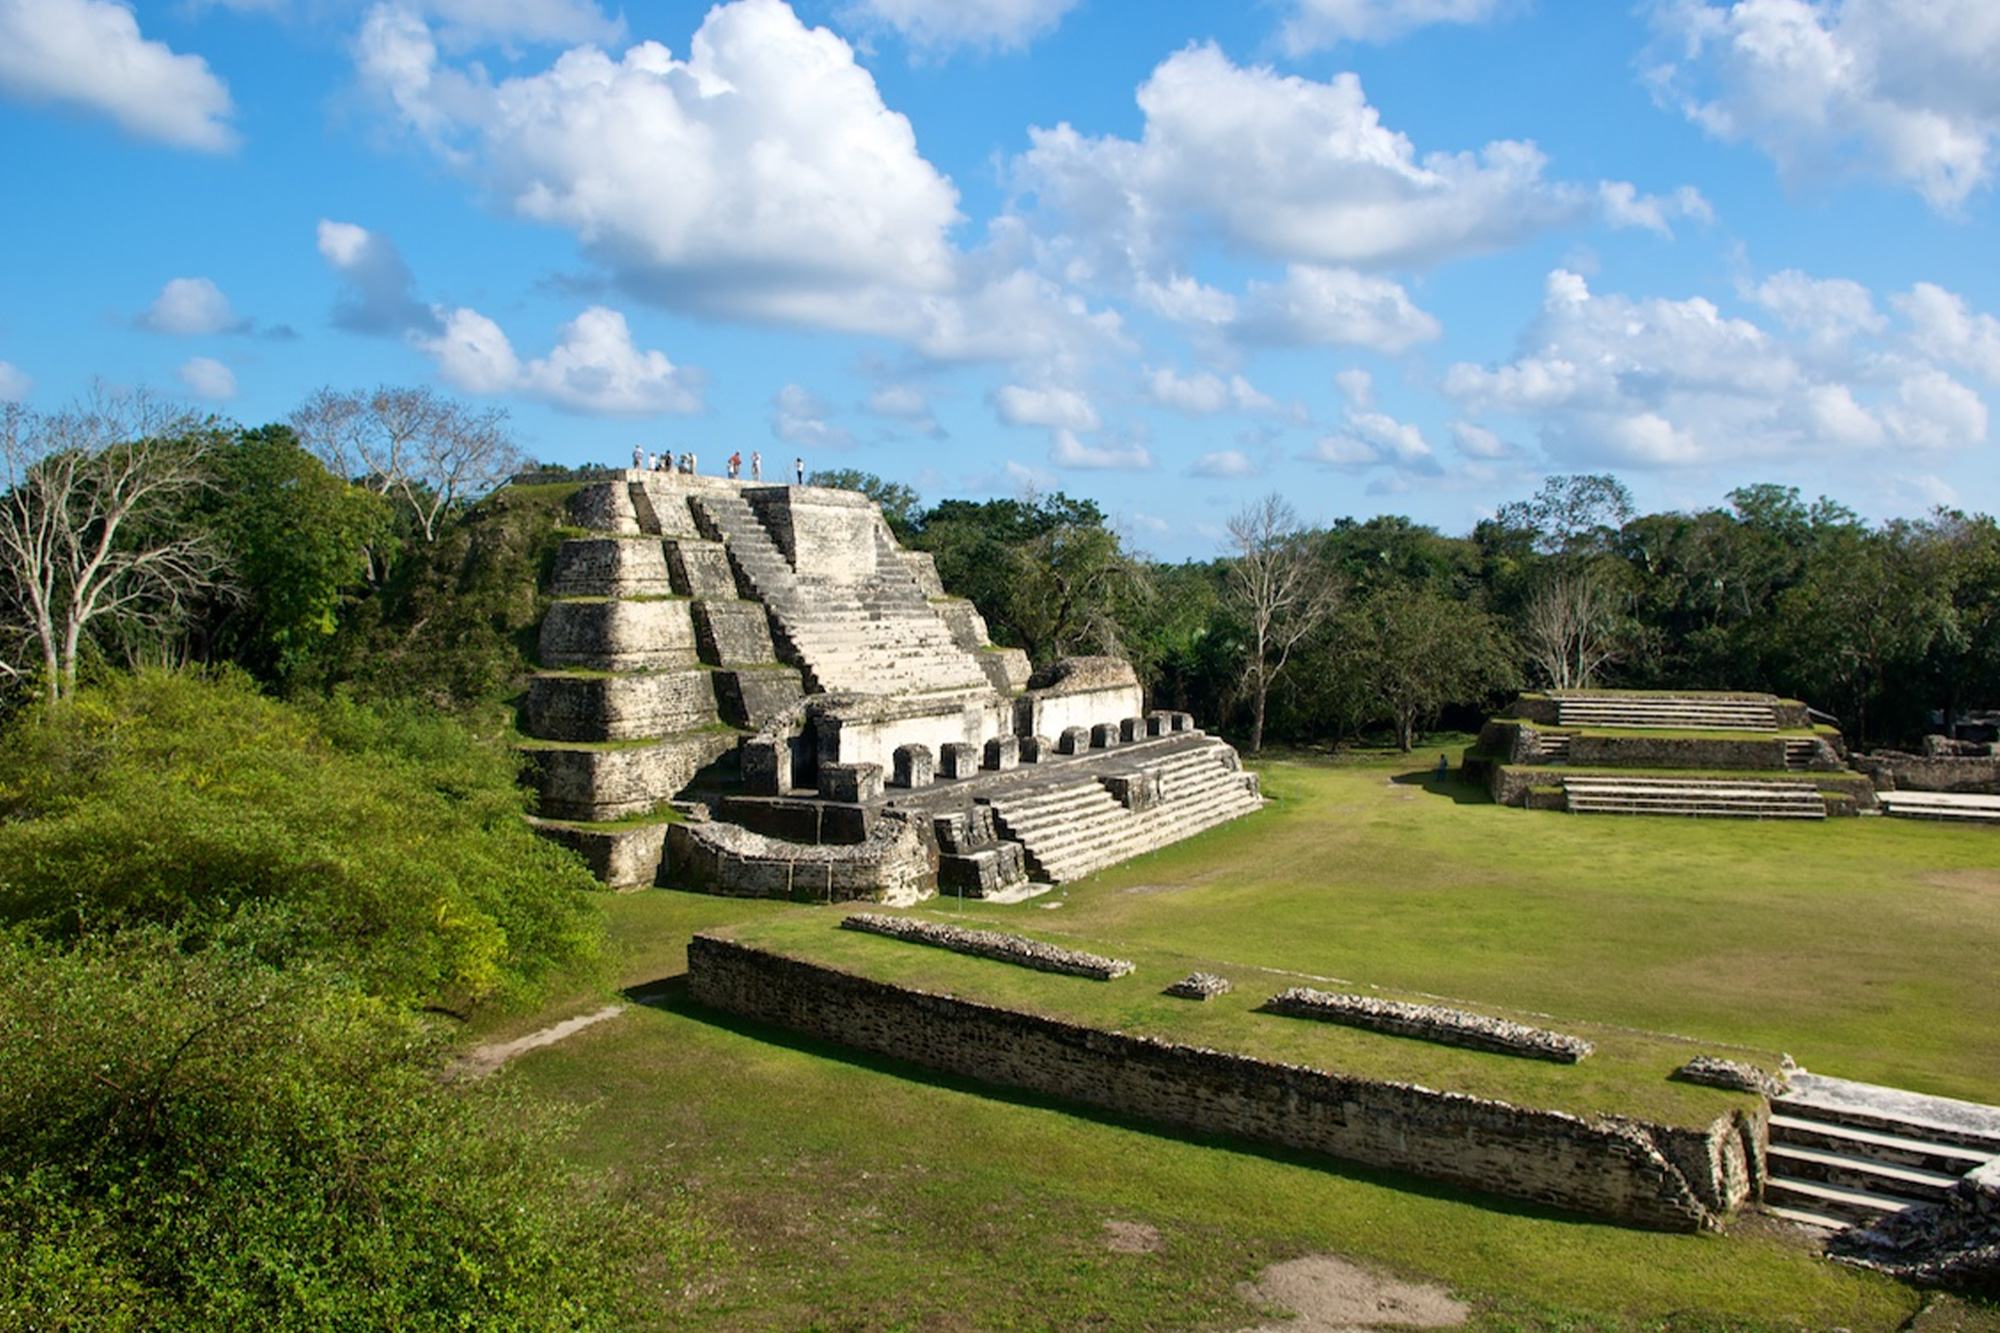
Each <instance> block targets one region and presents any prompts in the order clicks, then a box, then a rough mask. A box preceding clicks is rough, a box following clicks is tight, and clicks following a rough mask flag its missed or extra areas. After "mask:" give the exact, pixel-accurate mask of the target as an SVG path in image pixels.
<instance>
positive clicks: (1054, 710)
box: [521, 472, 1261, 902]
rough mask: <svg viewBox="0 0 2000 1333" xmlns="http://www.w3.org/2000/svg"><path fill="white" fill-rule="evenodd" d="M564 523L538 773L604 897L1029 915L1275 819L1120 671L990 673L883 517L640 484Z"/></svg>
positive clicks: (1022, 661) (715, 486) (1201, 741)
mask: <svg viewBox="0 0 2000 1333" xmlns="http://www.w3.org/2000/svg"><path fill="white" fill-rule="evenodd" d="M571 518H572V520H573V521H574V522H575V523H576V524H577V525H578V526H579V527H582V528H584V529H586V530H587V531H588V532H589V534H590V535H587V536H581V537H576V538H573V539H571V540H568V541H565V542H564V543H563V545H562V547H561V548H560V550H559V551H558V554H557V557H556V561H555V565H554V570H553V574H552V578H551V583H550V587H549V592H550V594H551V596H552V598H553V599H554V601H553V604H552V607H551V610H550V611H549V613H548V615H547V616H546V618H545V619H544V622H543V626H542V631H541V648H540V663H541V668H542V669H541V670H540V671H539V672H538V673H537V674H536V676H535V678H534V680H533V681H532V682H531V683H530V686H529V689H528V691H527V694H526V696H525V702H524V704H523V706H522V710H521V727H522V730H523V732H525V733H526V734H527V735H528V736H529V737H530V739H529V740H528V741H526V742H524V744H523V747H522V748H523V749H524V751H526V752H527V753H528V754H529V755H530V756H531V758H532V761H533V762H532V764H531V765H530V767H531V770H532V773H533V775H534V778H535V780H536V782H537V783H538V785H539V787H540V789H541V809H540V814H541V816H542V818H541V819H540V821H539V823H538V827H539V828H540V829H541V830H542V831H543V832H544V833H546V834H547V835H548V836H550V837H552V838H556V839H558V840H559V841H562V842H564V843H565V844H567V845H569V846H571V847H573V848H575V849H577V850H578V851H579V852H580V853H581V854H583V855H584V856H585V858H586V859H587V860H588V861H589V862H590V863H591V864H592V865H593V867H596V868H597V869H598V871H599V874H600V876H601V877H603V878H605V879H606V880H607V882H611V883H615V884H618V885H620V886H621V887H625V886H631V887H637V886H640V885H645V884H652V883H664V882H674V883H687V884H690V885H697V886H699V887H702V888H705V889H709V890H711V891H714V892H718V893H739V894H760V895H766V896H780V897H792V898H797V899H799V900H801V901H844V900H849V899H854V898H870V897H873V898H875V899H877V900H880V901H896V902H908V901H914V900H915V899H916V898H920V897H923V896H926V895H927V894H929V893H934V892H936V891H937V890H938V888H939V886H940V883H942V884H944V885H945V886H946V887H947V888H949V889H950V890H951V891H955V892H972V893H977V894H981V895H985V896H1002V895H1015V896H1020V895H1025V894H1028V893H1032V892H1037V891H1041V890H1043V889H1046V888H1047V887H1048V886H1049V885H1052V884H1058V883H1063V882H1065V881H1067V880H1071V879H1074V878H1076V877H1078V876H1080V875H1084V874H1089V873H1092V872H1094V871H1096V870H1098V869H1101V868H1102V867H1104V866H1106V865H1109V864H1112V863H1113V862H1115V861H1118V860H1122V859H1125V858H1127V857H1130V856H1135V855H1138V854H1140V853H1142V852H1145V851H1148V850H1151V849H1153V848H1155V847H1158V846H1162V845H1164V844H1166V843H1169V842H1173V841H1176V840H1178V839H1180V838H1184V837H1188V836H1191V835H1192V834H1194V833H1198V832H1200V831H1202V830H1204V829H1207V828H1211V827H1213V826H1214V825H1216V824H1218V823H1220V822H1222V821H1224V820H1227V819H1232V818H1235V817H1236V816H1238V815H1241V814H1245V813H1247V812H1249V811H1250V810H1254V809H1256V808H1257V807H1258V806H1259V805H1260V804H1261V801H1260V799H1259V798H1258V796H1257V794H1256V784H1255V779H1254V777H1251V776H1250V775H1247V774H1244V773H1242V772H1241V771H1240V766H1239V764H1238V763H1237V759H1236V753H1235V751H1234V750H1232V749H1230V748H1229V747H1228V746H1227V745H1226V744H1224V743H1223V742H1221V741H1219V740H1216V739H1214V738H1212V737H1206V736H1202V735H1201V734H1200V733H1198V732H1194V731H1193V730H1192V720H1191V719H1189V718H1187V717H1186V715H1184V714H1154V715H1151V716H1147V715H1144V713H1143V694H1142V692H1141V690H1140V688H1139V684H1138V680H1137V678H1136V677H1135V676H1134V675H1133V673H1132V669H1131V667H1130V666H1129V665H1128V664H1126V663H1124V662H1122V661H1118V660H1116V659H1110V658H1078V659H1069V660H1066V661H1063V662H1058V663H1054V664H1051V665H1050V666H1049V667H1048V668H1047V669H1046V670H1044V671H1042V672H1039V673H1034V672H1031V671H1030V669H1029V664H1028V661H1027V658H1026V656H1025V655H1024V654H1022V653H1021V652H1019V651H1018V650H1016V649H1008V648H996V647H995V646H994V645H993V644H992V643H991V642H990V641H989V640H988V638H987V634H986V626H985V623H984V621H983V620H982V619H981V618H980V616H979V613H978V612H977V611H976V610H975V609H974V608H973V607H972V606H971V604H970V603H968V602H965V601H963V600H962V599H956V598H951V597H949V596H947V595H946V591H945V589H944V587H943V586H942V584H941V583H940V581H939V580H938V577H937V570H936V566H935V565H934V564H933V563H932V561H931V559H930V557H929V556H928V555H926V554H924V553H921V552H908V551H904V550H902V549H901V548H900V547H899V546H898V545H897V544H896V542H895V539H894V537H893V536H892V535H891V534H890V532H889V528H888V525H887V523H886V522H885V521H884V520H883V518H882V515H881V512H880V510H879V509H877V508H876V506H875V505H874V503H873V502H871V501H870V500H868V499H867V498H866V497H865V496H862V495H859V494H856V493H854V492H849V491H840V490H834V489H829V488H823V487H809V486H774V485H767V484H762V483H757V482H739V481H733V480H726V479H722V478H708V477H691V476H687V475H685V474H677V473H652V472H629V473H626V474H624V475H623V476H622V477H621V478H619V479H617V480H614V481H607V482H602V483H596V484H592V485H589V486H586V487H584V488H583V489H582V490H580V491H579V492H578V493H577V495H576V496H575V497H574V499H573V501H572V504H571ZM1024 756H1025V758H1026V760H1027V762H1025V763H1023V762H1022V761H1023V758H1024ZM1017 769H1018V772H1017V771H1014V770H1017ZM673 812H678V813H679V814H680V816H682V818H681V819H679V820H676V819H672V818H670V816H671V815H672V814H673Z"/></svg>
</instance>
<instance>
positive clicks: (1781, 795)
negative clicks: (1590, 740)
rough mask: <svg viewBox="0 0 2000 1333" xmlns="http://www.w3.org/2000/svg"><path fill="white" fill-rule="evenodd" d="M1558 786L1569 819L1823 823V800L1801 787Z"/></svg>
mask: <svg viewBox="0 0 2000 1333" xmlns="http://www.w3.org/2000/svg"><path fill="white" fill-rule="evenodd" d="M1562 785H1563V791H1564V794H1565V797H1566V799H1567V801H1568V807H1569V810H1570V812H1571V813H1572V814H1616V815H1691V816H1700V817H1706V818H1726V819H1825V818H1826V800H1825V798H1824V797H1822V796H1821V795H1820V794H1819V790H1818V789H1817V788H1815V787H1813V786H1810V785H1808V784H1806V783H1803V782H1758V781H1755V780H1754V779H1745V778H1661V777H1632V778H1621V777H1609V776H1604V775H1593V774H1569V775H1565V776H1564V777H1563V780H1562Z"/></svg>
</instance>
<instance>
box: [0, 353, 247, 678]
mask: <svg viewBox="0 0 2000 1333" xmlns="http://www.w3.org/2000/svg"><path fill="white" fill-rule="evenodd" d="M210 438H211V432H210V430H209V429H208V427H206V426H205V425H204V424H203V423H202V422H200V421H199V420H197V419H196V418H194V417H192V416H189V415H188V414H186V413H185V412H182V411H179V410H177V409H175V408H173V407H170V406H169V405H167V404H164V403H162V402H161V401H159V400H158V399H156V398H153V397H152V396H150V395H148V394H146V393H144V392H139V393H133V394H126V395H117V396H114V395H111V394H108V393H104V392H102V391H100V392H99V393H97V394H96V395H95V396H94V397H93V398H92V399H91V400H89V401H88V402H86V403H85V404H83V405H81V406H79V407H76V408H73V409H71V410H69V411H66V412H61V413H57V414H55V415H52V416H44V415H40V414H37V413H34V412H30V411H28V410H27V409H26V408H23V407H22V406H20V405H19V404H18V403H8V404H0V580H4V582H0V605H4V610H0V615H4V618H5V628H6V629H7V630H8V631H9V634H8V639H9V642H8V643H7V645H6V647H7V648H8V649H9V651H10V658H9V661H8V663H7V666H6V670H7V671H8V673H9V674H11V675H15V676H21V675H25V674H27V673H28V672H29V671H30V670H32V669H33V668H34V667H36V666H37V665H38V666H39V668H40V675H41V684H42V690H43V693H44V695H45V697H46V698H48V700H49V701H50V702H52V703H53V702H56V701H59V700H61V699H63V698H65V697H67V696H68V695H69V694H70V693H72V692H73V691H74V690H75V689H76V667H77V655H78V652H79V651H80V650H81V648H82V646H83V643H84V641H85V636H86V634H87V633H88V631H89V630H90V628H91V626H92V624H93V623H96V622H108V623H114V624H117V625H119V626H120V627H121V628H126V629H130V628H133V627H150V628H159V627H162V626H165V625H168V624H171V623H173V622H175V621H176V620H177V619H178V618H179V617H180V615H181V613H182V612H183V611H184V610H185V609H186V607H187V606H188V604H189V603H190V602H191V601H192V600H193V599H194V598H195V597H197V596H198V595H200V594H201V593H202V592H203V591H205V590H206V589H208V588H210V587H212V586H213V584H214V581H215V578H216V576H217V573H218V571H219V570H220V567H221V562H220V560H219V558H218V556H217V554H216V551H215V550H214V548H213V547H212V546H211V544H210V543H209V542H208V540H207V539H206V537H205V536H204V535H203V534H201V533H199V532H195V531H190V530H189V529H188V528H187V527H186V526H185V525H184V524H181V523H176V522H174V521H172V519H173V513H172V511H173V510H174V509H175V507H176V506H178V505H179V504H180V502H181V501H182V500H184V499H185V498H186V496H187V493H188V492H189V491H191V490H193V489H195V488H196V487H199V486H200V485H202V483H203V479H204V467H203V464H204V458H205V455H206V454H207V452H208V450H209V447H210V443H209V442H210Z"/></svg>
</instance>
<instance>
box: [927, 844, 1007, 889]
mask: <svg viewBox="0 0 2000 1333" xmlns="http://www.w3.org/2000/svg"><path fill="white" fill-rule="evenodd" d="M1027 881H1028V862H1027V856H1026V854H1025V852H1024V851H1023V849H1022V847H1021V844H1020V843H1018V842H996V843H994V844H993V845H992V846H990V847H981V848H978V849H977V850H974V851H969V852H944V853H940V854H939V856H938V892H939V893H951V894H957V895H958V896H960V897H965V898H993V897H999V896H1001V895H1003V894H1006V893H1008V892H1009V891H1011V890H1014V889H1018V888H1020V887H1021V886H1022V885H1025V884H1026V883H1027Z"/></svg>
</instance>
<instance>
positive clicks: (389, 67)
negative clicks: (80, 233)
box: [357, 0, 959, 335]
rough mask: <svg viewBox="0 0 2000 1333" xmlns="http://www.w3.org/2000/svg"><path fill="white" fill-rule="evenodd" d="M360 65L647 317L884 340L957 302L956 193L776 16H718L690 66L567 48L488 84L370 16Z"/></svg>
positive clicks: (838, 51) (856, 75) (835, 57)
mask: <svg viewBox="0 0 2000 1333" xmlns="http://www.w3.org/2000/svg"><path fill="white" fill-rule="evenodd" d="M357 60H358V62H359V65H360V68H361V72H362V76H363V79H364V81H365V82H367V83H368V84H369V85H370V86H372V87H373V88H375V89H377V90H378V91H379V92H381V93H383V94H385V95H386V96H387V97H388V98H389V99H390V100H391V102H392V103H393V104H394V105H395V106H396V108H397V109H398V111H399V113H400V114H401V116H402V117H403V118H404V120H405V121H406V122H407V123H408V124H410V125H411V126H412V127H413V128H414V129H416V130H417V131H419V132H420V133H421V134H423V135H424V136H425V137H426V138H427V139H428V140H429V142H431V143H432V144H433V145H434V146H435V147H436V149H437V150H438V151H439V152H440V154H441V155H442V156H443V157H444V158H445V160H446V161H448V162H450V163H452V164H453V165H454V166H456V167H457V168H458V169H459V170H461V171H463V172H464V173H465V174H467V175H468V176H469V177H471V178H472V179H474V180H475V181H477V182H478V183H479V184H480V185H481V186H482V187H483V189H484V191H485V192H486V193H487V195H488V196H489V197H491V198H493V199H495V200H498V201H499V202H500V204H501V205H502V206H503V207H505V208H507V209H508V210H510V211H512V212H513V213H515V214H517V215H518V216H521V217H524V218H529V219H532V220H535V221H538V222H544V223H548V224H550V225H553V226H559V227H563V228H565V229H567V230H569V231H571V232H573V233H574V234H575V235H576V237H577V239H578V242H579V243H580V244H581V245H582V246H583V248H584V249H585V251H586V252H587V253H588V254H590V255H591V256H592V257H593V258H595V259H597V260H598V261H599V262H601V263H603V264H604V265H605V266H606V267H607V268H609V269H610V270H611V271H612V272H613V274H614V275H615V276H616V277H617V278H618V279H619V281H620V282H621V283H622V284H623V285H624V286H625V287H626V288H627V289H628V290H630V291H633V292H635V293H637V294H639V295H642V296H644V297H646V298H647V299H651V300H655V301H658V302H660V303H662V304H666V305H670V306H675V307H679V308H685V309H692V310H699V311H703V312H706V313H712V314H721V315H726V316H731V317H737V318H744V319H753V320H762V321H771V322H779V323H787V324H802V325H807V326H813V327H828V328H839V329H847V330H852V331H863V332H874V333H887V334H892V335H894V334H908V333H910V332H912V331H913V330H915V329H917V328H919V327H921V326H922V325H923V323H924V315H923V311H922V308H921V301H922V299H923V298H925V297H933V296H942V295H946V294H948V293H950V292H951V290H952V289H953V286H954V282H955V280H956V276H957V275H956V271H955V259H956V256H955V254H954V252H953V250H952V248H951V245H950V244H949V242H948V239H947V233H948V231H949V230H950V229H951V228H952V227H953V226H954V225H955V224H956V223H957V221H958V220H959V215H958V208H957V202H958V199H957V191H956V190H955V189H954V188H953V187H952V185H951V183H950V181H948V180H947V179H945V178H944V177H943V176H942V175H940V174H939V173H938V172H937V171H936V170H935V169H934V168H933V167H932V166H931V165H930V163H929V162H927V161H925V159H924V158H923V156H922V155H921V154H920V153H919V152H918V150H917V144H916V136H915V134H914V132H913V131H912V130H911V128H910V123H909V121H908V120H907V119H906V118H905V117H903V116H901V115H899V114H897V113H895V112H893V111H890V110H889V109H888V108H887V107H886V106H884V105H883V102H882V97H881V94H880V92H879V91H878V90H877V89H876V87H875V82H874V79H873V78H872V77H871V76H870V75H869V73H868V72H867V71H866V70H865V69H863V68H862V67H861V66H859V65H858V64H856V63H855V60H854V53H853V51H852V50H851V49H850V48H849V47H848V46H847V44H846V43H845V42H843V41H841V40H840V39H839V38H838V37H836V36H834V35H833V34H832V33H830V32H828V31H826V30H825V29H822V28H807V27H806V26H805V25H804V24H803V23H801V22H800V21H799V19H798V17H797V16H796V15H795V14H794V13H793V12H792V11H791V9H790V8H789V7H787V6H786V5H785V4H783V3H781V0H735V3H730V4H723V5H718V6H716V7H715V8H714V9H712V10H710V11H709V13H708V16H707V18H706V19H705V20H704V21H703V23H702V26H701V28H700V29H699V30H698V31H697V32H696V33H695V35H694V37H693V40H692V41H691V43H690V45H689V50H688V55H687V57H686V59H684V60H683V59H679V58H676V57H675V56H674V54H673V53H672V52H671V51H670V50H668V49H667V48H666V47H665V46H663V45H661V44H659V43H657V42H642V43H640V44H638V45H635V46H633V47H631V48H630V49H628V50H627V51H625V53H624V54H623V56H622V57H619V58H613V57H612V56H610V55H607V54H606V53H604V52H603V51H600V50H598V49H596V48H594V47H588V46H580V47H576V48H573V49H571V50H569V51H566V52H564V53H563V54H562V55H561V56H560V57H559V58H558V59H556V60H555V62H554V63H553V64H551V65H550V66H549V67H548V68H547V69H546V70H544V71H542V72H540V73H536V74H530V75H525V76H522V77H519V78H511V79H505V80H502V81H499V82H497V83H496V82H492V81H490V80H489V79H488V78H487V76H486V75H485V74H484V72H483V71H482V70H481V69H480V68H479V67H477V66H470V67H466V68H457V67H453V66H451V65H448V64H446V63H444V62H443V61H442V60H441V59H440V57H439V54H438V51H437V48H436V44H435V43H434V42H433V41H431V39H430V35H429V32H428V29H427V28H426V27H425V25H424V24H423V23H422V22H421V20H419V19H417V18H416V17H415V16H414V15H412V14H411V13H410V12H408V11H407V10H401V9H396V8H393V7H390V6H378V7H377V8H376V9H375V10H374V11H372V12H371V14H370V17H369V19H368V21H367V23H366V25H365V27H364V30H363V33H362V36H361V38H360V41H359V44H358V48H357Z"/></svg>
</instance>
